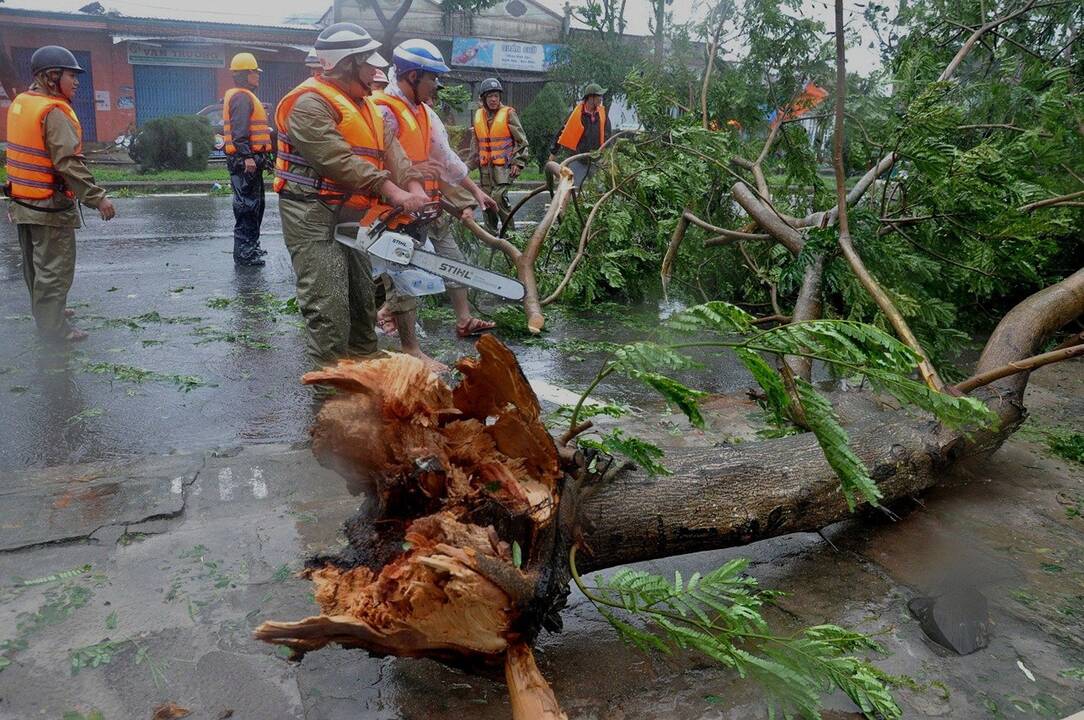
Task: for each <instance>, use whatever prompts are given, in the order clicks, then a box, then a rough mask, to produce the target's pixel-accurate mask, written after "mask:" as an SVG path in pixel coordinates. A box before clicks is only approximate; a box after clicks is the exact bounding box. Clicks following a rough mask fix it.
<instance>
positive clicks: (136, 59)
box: [128, 42, 226, 68]
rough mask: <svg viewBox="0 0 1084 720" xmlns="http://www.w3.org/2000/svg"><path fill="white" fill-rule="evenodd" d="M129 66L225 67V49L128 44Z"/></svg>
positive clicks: (212, 46) (208, 46)
mask: <svg viewBox="0 0 1084 720" xmlns="http://www.w3.org/2000/svg"><path fill="white" fill-rule="evenodd" d="M128 64H129V65H175V66H183V67H211V68H221V67H226V48H225V47H224V46H222V45H204V44H195V43H192V44H172V45H165V44H154V45H149V44H143V43H137V42H129V43H128Z"/></svg>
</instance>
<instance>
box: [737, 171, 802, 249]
mask: <svg viewBox="0 0 1084 720" xmlns="http://www.w3.org/2000/svg"><path fill="white" fill-rule="evenodd" d="M730 192H731V194H732V195H733V196H734V200H735V201H737V203H738V204H739V205H741V206H742V209H743V210H745V212H747V213H749V217H751V218H753V220H755V221H756V222H757V224H758V225H760V226H761V227H762V228H764V229H765V230H767V231H768V233H769V234H770V235H771V236H772V237H773V238H775V239H776V240H777V241H779V242H780V243H781V244H782V245H783V246H784V247H786V248H787V250H790V251H791V252H792V253H793V254H795V255H797V254H798V253H799V252H801V251H802V246H803V245H804V244H805V240H804V239H802V235H801V233H799V232H798V231H797V230H795V229H794V228H793V227H791V226H790V225H789V224H787V222H786V221H784V220H783V218H781V217H779V215H778V214H777V213H774V212H772V211H771V210H769V208H768V206H767V205H764V204H763V203H761V201H760V199H759V198H757V197H756V196H755V195H754V194H753V190H752V189H751V188H750V187H749V186H748V185H746V184H745V183H744V182H737V183H734V186H733V187H732V188H731V189H730Z"/></svg>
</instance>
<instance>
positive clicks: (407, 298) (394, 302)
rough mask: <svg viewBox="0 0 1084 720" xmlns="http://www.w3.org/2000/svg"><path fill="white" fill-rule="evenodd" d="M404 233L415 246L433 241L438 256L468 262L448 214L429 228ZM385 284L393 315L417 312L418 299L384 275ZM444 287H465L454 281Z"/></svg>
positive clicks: (448, 281)
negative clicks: (410, 238)
mask: <svg viewBox="0 0 1084 720" xmlns="http://www.w3.org/2000/svg"><path fill="white" fill-rule="evenodd" d="M402 232H405V233H406V234H408V235H410V236H411V237H413V238H414V240H415V242H414V246H415V247H417V248H420V247H421V246H422V245H424V244H425V241H426V240H427V239H428V240H432V241H433V250H434V251H436V253H437V255H440V256H441V257H446V258H451V259H452V260H459V261H460V262H466V260H467V258H466V256H465V255H463V251H462V250H460V249H459V245H457V244H456V242H455V228H454V227H453V224H452V222H451V216H449V215H448V214H447V213H445V214H443V215H441V216H440V218H439V219H438V220H436V221H435V222H433V223H432V224H430V225H429V226H428V228H425V229H424V230H423V229H414V228H411V227H407V228H403V229H402ZM380 279H381V280H382V281H383V283H384V292H385V295H386V298H387V300H386V302H387V308H388V310H389V311H391V312H393V313H405V312H410V311H411V310H417V308H418V298H417V296H415V295H410V294H408V293H404V292H401V291H400V290H399V288H397V287H395V285H394V284H393V283H392V281H391V278H389V277H388V276H387V275H382V276H381V278H380ZM444 287H445V288H446V289H448V290H455V289H456V288H461V287H464V286H463V285H462V284H461V283H457V282H455V281H454V280H445V281H444Z"/></svg>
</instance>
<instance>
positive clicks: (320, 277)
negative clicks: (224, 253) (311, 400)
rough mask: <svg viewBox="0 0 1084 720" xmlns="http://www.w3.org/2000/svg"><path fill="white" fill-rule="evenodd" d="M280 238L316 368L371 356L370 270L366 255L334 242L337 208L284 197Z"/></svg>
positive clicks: (372, 308)
mask: <svg viewBox="0 0 1084 720" xmlns="http://www.w3.org/2000/svg"><path fill="white" fill-rule="evenodd" d="M279 214H280V215H281V216H282V235H283V239H284V241H285V243H286V249H287V250H288V251H289V252H290V261H291V262H292V263H293V266H294V273H295V274H296V275H297V305H298V307H299V308H300V309H301V316H302V317H303V318H304V320H305V344H306V351H307V353H308V355H309V359H310V360H311V361H312V363H313V365H314V366H315V367H323V366H324V365H329V364H334V363H335V361H336V360H338V359H340V358H345V357H360V356H364V355H371V354H373V353H375V352H376V351H377V346H376V328H375V326H376V306H375V304H374V303H375V301H374V298H373V279H372V266H371V265H370V263H369V256H368V255H367V254H366V253H363V252H358V251H357V250H353V249H351V248H348V247H346V246H345V245H343V244H342V243H339V242H336V241H335V238H334V227H335V222H336V220H337V218H336V212H335V209H334V208H332V207H330V206H328V205H325V204H324V203H322V202H315V201H313V202H308V201H302V200H291V199H288V198H284V197H280V199H279Z"/></svg>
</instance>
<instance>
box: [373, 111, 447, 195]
mask: <svg viewBox="0 0 1084 720" xmlns="http://www.w3.org/2000/svg"><path fill="white" fill-rule="evenodd" d="M373 102H374V103H376V104H377V105H383V106H384V107H386V108H388V109H390V110H391V111H392V112H393V113H395V118H396V120H398V121H399V132H398V133H396V136H395V137H396V138H397V139H398V140H399V144H400V145H402V146H403V151H404V152H406V154H407V157H408V158H410V161H411V162H413V163H420V162H425V161H426V160H428V159H429V147H430V145H431V144H432V140H433V136H432V135H431V131H430V128H429V111H428V110H426V109H425V105H421V104H419V105H416V106H414V108H413V109H411V107H410V105H408V104H407V102H406V101H405V100H403V99H402V98H400V97H397V96H395V95H388V94H387V93H385V92H382V91H377V92H375V93H373ZM422 185H423V187H424V188H425V194H426V195H428V196H429V197H430V198H431V199H432V200H439V199H440V181H439V179H437V178H432V179H429V178H426V179H425V180H423V181H422Z"/></svg>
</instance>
